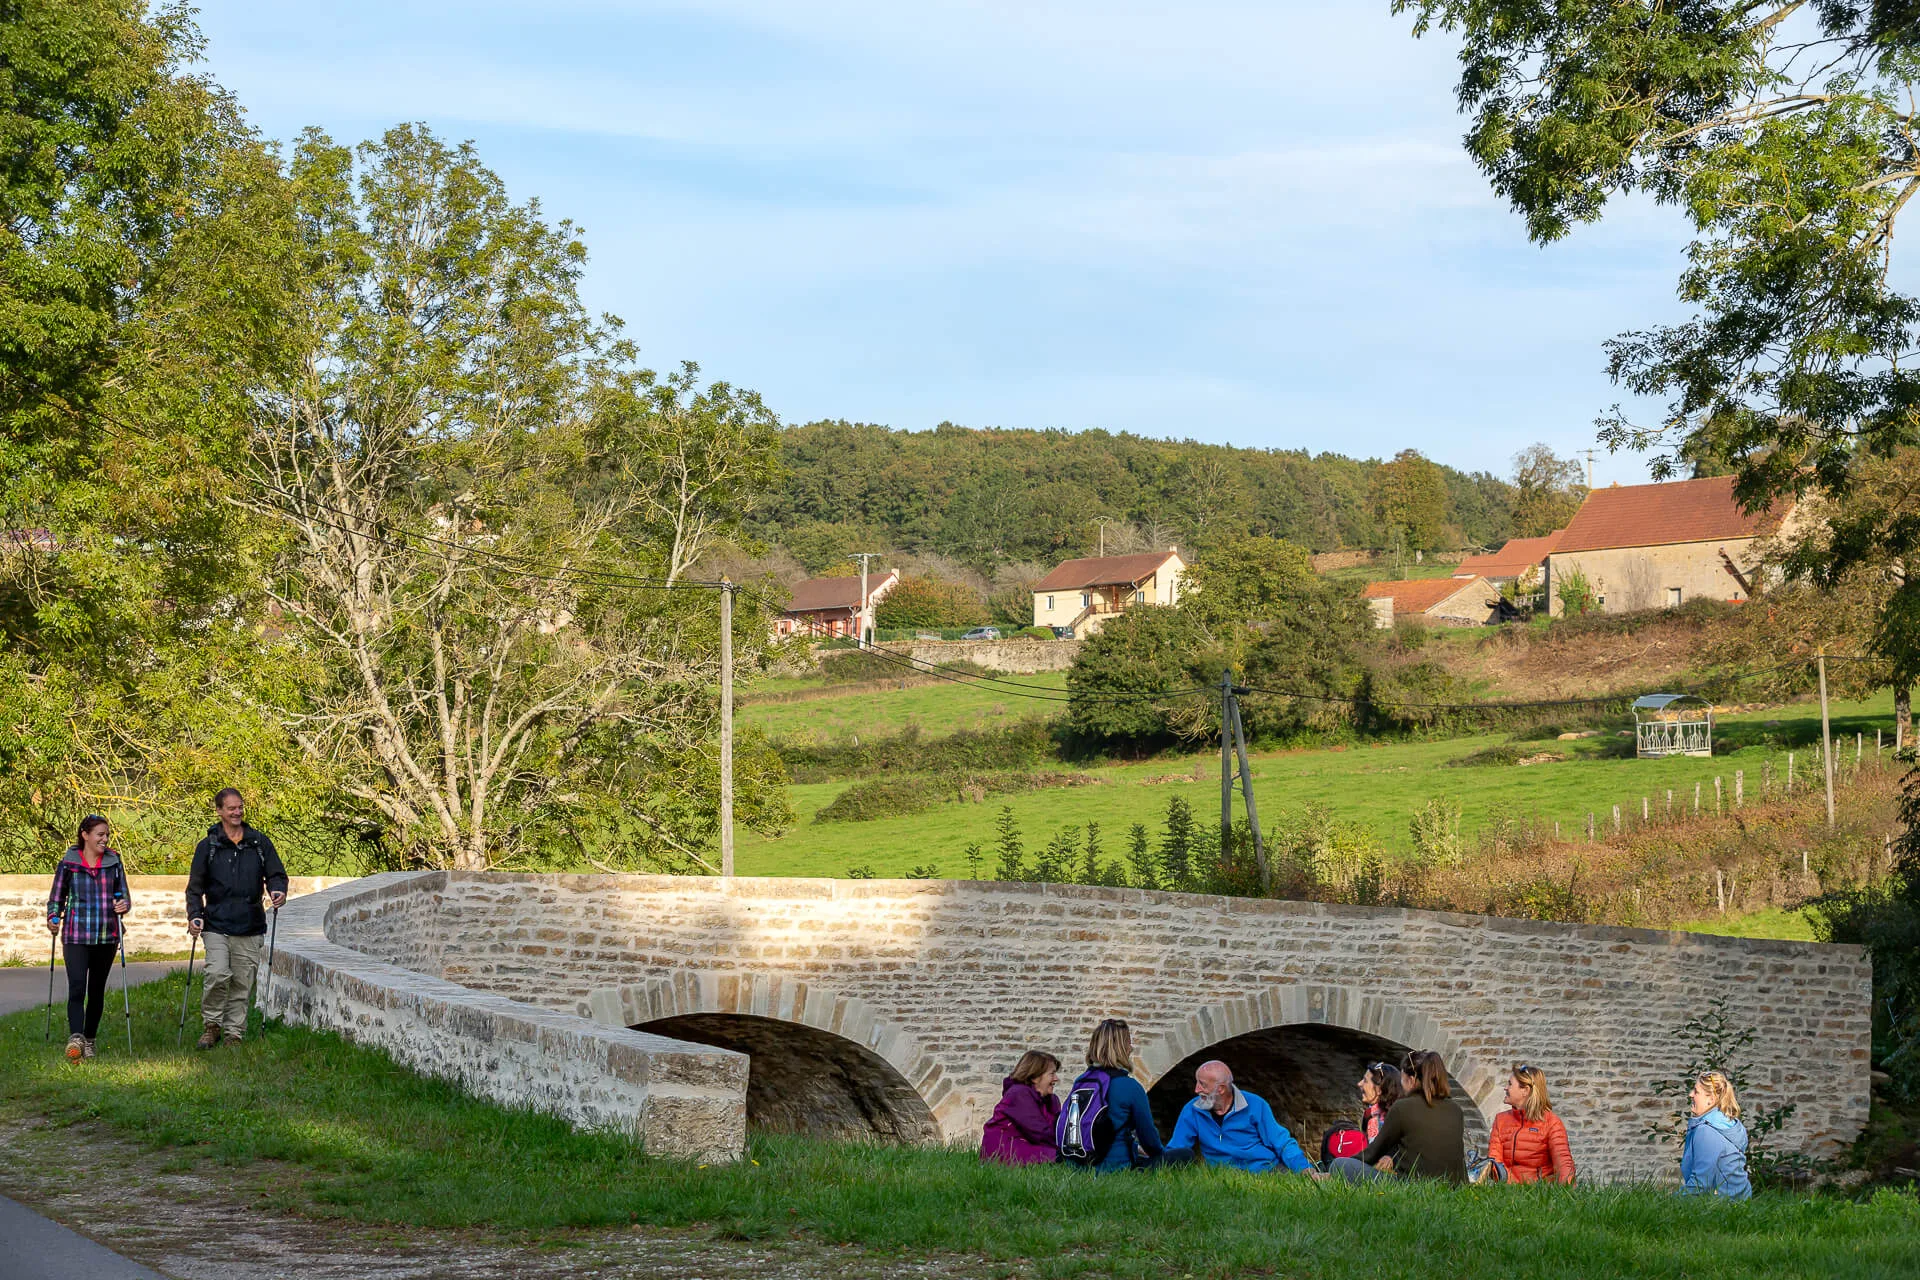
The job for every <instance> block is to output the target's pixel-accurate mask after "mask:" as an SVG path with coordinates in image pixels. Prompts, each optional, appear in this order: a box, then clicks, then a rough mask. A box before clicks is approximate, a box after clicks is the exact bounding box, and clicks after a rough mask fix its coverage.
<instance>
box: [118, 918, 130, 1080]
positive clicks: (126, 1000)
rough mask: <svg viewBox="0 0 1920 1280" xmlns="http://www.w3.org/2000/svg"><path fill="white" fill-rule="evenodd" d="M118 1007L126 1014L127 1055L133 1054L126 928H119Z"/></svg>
mask: <svg viewBox="0 0 1920 1280" xmlns="http://www.w3.org/2000/svg"><path fill="white" fill-rule="evenodd" d="M120 1008H121V1009H122V1010H124V1011H125V1012H126V1015H127V1056H128V1057H129V1058H131V1057H132V1056H133V997H132V996H131V995H129V994H128V993H127V930H126V927H125V926H124V925H123V926H122V927H121V929H120Z"/></svg>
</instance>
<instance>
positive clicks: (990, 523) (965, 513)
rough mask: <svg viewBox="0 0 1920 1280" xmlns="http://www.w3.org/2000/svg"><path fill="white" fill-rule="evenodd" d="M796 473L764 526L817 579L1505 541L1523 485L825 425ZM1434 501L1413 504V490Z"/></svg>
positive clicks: (1372, 465) (1333, 464)
mask: <svg viewBox="0 0 1920 1280" xmlns="http://www.w3.org/2000/svg"><path fill="white" fill-rule="evenodd" d="M780 439H781V444H780V454H781V459H782V461H783V462H784V464H785V466H786V469H787V476H786V480H785V482H784V483H783V484H782V486H781V487H780V490H779V492H778V493H777V494H774V495H772V496H771V497H770V498H769V500H768V502H767V503H766V504H765V505H764V506H763V507H762V508H761V510H760V512H759V513H757V516H756V520H755V525H756V529H757V532H758V533H759V534H760V535H761V536H762V537H764V538H765V539H766V540H767V541H768V542H771V543H777V544H779V545H781V546H783V547H785V548H786V549H787V550H788V551H790V552H792V553H793V554H794V556H795V557H797V558H798V559H799V560H800V562H801V563H802V564H803V565H805V566H806V567H807V568H808V569H809V570H814V571H821V570H825V569H828V568H830V567H832V566H835V565H838V564H842V563H844V556H845V553H846V552H847V551H849V550H900V551H909V552H922V553H937V554H940V555H943V556H948V557H952V558H954V559H956V560H960V561H963V562H965V563H967V564H968V565H970V566H971V567H973V568H976V569H980V570H984V571H989V572H990V571H991V570H992V569H993V568H994V567H995V566H998V565H1001V564H1005V563H1008V562H1010V561H1026V560H1038V561H1046V560H1050V559H1054V558H1058V557H1060V556H1062V555H1068V554H1071V555H1081V554H1089V553H1091V551H1092V549H1093V548H1094V547H1095V545H1096V542H1097V537H1098V530H1097V529H1096V527H1095V525H1094V523H1093V521H1094V519H1095V517H1100V516H1105V517H1110V518H1111V520H1112V521H1113V522H1112V523H1109V524H1108V526H1107V530H1106V550H1107V552H1108V554H1116V553H1120V552H1125V551H1129V550H1144V549H1147V548H1150V547H1163V546H1166V545H1168V544H1170V543H1173V544H1178V545H1180V546H1182V547H1193V548H1200V549H1204V548H1206V547H1207V546H1208V545H1210V544H1212V543H1216V542H1218V541H1220V540H1221V539H1223V538H1230V537H1239V536H1244V535H1247V534H1254V535H1262V536H1268V537H1276V538H1285V539H1287V540H1288V541H1290V542H1294V543H1298V544H1299V545H1302V546H1305V547H1308V548H1310V549H1312V550H1315V551H1325V550H1332V549H1335V548H1339V547H1388V546H1391V545H1393V543H1394V540H1395V536H1396V530H1397V531H1398V536H1399V537H1400V539H1401V541H1402V542H1403V543H1404V545H1405V546H1406V547H1407V548H1408V549H1410V550H1411V549H1422V548H1427V549H1433V548H1442V547H1446V548H1452V547H1458V546H1468V545H1492V544H1497V543H1499V542H1500V541H1502V540H1503V539H1504V538H1506V537H1507V536H1508V535H1509V534H1510V533H1511V531H1512V530H1511V527H1510V526H1511V512H1512V507H1513V496H1514V490H1513V486H1512V485H1510V484H1508V483H1507V482H1506V481H1503V480H1501V479H1499V478H1497V477H1495V476H1493V475H1491V474H1488V473H1486V472H1475V473H1473V474H1471V475H1469V474H1466V473H1464V472H1460V471H1455V470H1453V469H1452V468H1449V467H1442V466H1439V465H1437V464H1434V463H1430V462H1428V461H1427V460H1426V459H1424V458H1422V457H1420V456H1419V455H1418V454H1414V453H1411V452H1409V453H1404V454H1402V455H1401V456H1400V457H1398V458H1396V459H1393V460H1391V461H1389V462H1386V463H1382V462H1380V461H1377V460H1372V459H1356V458H1348V457H1343V456H1342V455H1340V454H1335V453H1321V454H1309V453H1307V452H1305V451H1297V450H1263V449H1240V448H1232V447H1228V446H1223V445H1210V444H1199V443H1196V442H1194V441H1191V440H1182V441H1174V440H1151V439H1147V438H1145V437H1142V436H1136V435H1130V434H1127V433H1124V432H1121V433H1114V432H1108V431H1100V430H1092V431H1079V432H1068V431H1026V430H1003V429H999V428H991V429H984V430H976V429H971V428H967V427H959V426H954V425H953V424H951V423H942V424H941V425H940V426H939V427H937V428H935V429H934V430H932V431H920V432H910V431H894V430H889V429H888V428H886V427H881V426H874V425H870V424H865V423H850V422H813V423H807V424H805V425H803V426H795V427H788V428H786V429H784V430H783V431H782V432H781V433H780ZM1423 490H1424V491H1425V492H1426V495H1427V501H1425V502H1424V503H1421V502H1418V501H1416V502H1414V503H1413V504H1412V505H1411V506H1409V505H1408V503H1407V499H1406V497H1405V495H1407V494H1408V493H1413V494H1419V493H1421V491H1423Z"/></svg>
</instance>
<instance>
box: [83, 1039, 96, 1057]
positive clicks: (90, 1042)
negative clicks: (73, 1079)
mask: <svg viewBox="0 0 1920 1280" xmlns="http://www.w3.org/2000/svg"><path fill="white" fill-rule="evenodd" d="M80 1056H81V1057H83V1058H91V1057H92V1056H93V1040H92V1038H91V1037H89V1038H88V1040H87V1047H86V1048H85V1049H83V1050H82V1051H81V1053H80Z"/></svg>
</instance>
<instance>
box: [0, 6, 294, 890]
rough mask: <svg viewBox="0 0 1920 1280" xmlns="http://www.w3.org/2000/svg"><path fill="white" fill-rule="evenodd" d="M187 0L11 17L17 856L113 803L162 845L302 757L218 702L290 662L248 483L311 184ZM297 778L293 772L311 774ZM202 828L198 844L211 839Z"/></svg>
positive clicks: (8, 811)
mask: <svg viewBox="0 0 1920 1280" xmlns="http://www.w3.org/2000/svg"><path fill="white" fill-rule="evenodd" d="M199 54H200V43H199V37H198V34H197V33H196V32H195V30H194V28H193V26H192V24H191V23H190V22H189V21H188V19H187V16H186V10H185V9H184V8H183V7H180V6H169V7H167V8H165V9H162V10H160V11H158V12H157V13H152V14H149V12H148V6H147V5H145V4H143V3H136V2H134V0H53V2H46V0H39V2H36V0H26V2H24V3H18V4H13V5H9V6H7V9H6V12H5V20H4V21H0V67H3V68H4V72H3V73H0V132H4V136H5V138H6V163H5V164H4V165H0V207H3V209H4V217H0V530H3V531H5V532H4V535H0V720H4V722H5V723H6V724H7V725H8V727H9V729H10V732H9V733H6V734H0V840H4V842H5V847H4V848H0V857H4V858H6V859H7V860H9V861H12V862H14V863H16V864H23V863H25V862H28V861H31V860H32V859H34V858H37V857H42V856H47V855H50V854H52V855H57V852H58V849H59V847H60V845H61V843H62V842H63V841H65V840H68V839H71V836H72V829H73V828H72V821H73V819H74V818H75V817H77V816H78V815H79V814H80V813H84V812H86V811H88V810H90V809H99V810H102V811H105V812H107V813H109V814H111V815H113V816H115V817H116V818H121V817H129V818H130V817H133V816H135V815H138V816H139V817H140V818H141V819H142V821H140V822H138V823H128V822H122V823H120V824H119V825H120V827H121V831H122V838H123V841H124V843H125V851H126V852H127V853H128V854H129V855H131V856H132V857H133V858H134V859H135V860H136V865H139V866H144V867H149V868H153V867H158V866H163V865H165V862H166V860H167V858H168V856H169V855H170V854H172V853H175V852H177V851H178V850H179V848H180V842H181V841H182V840H186V837H187V836H188V835H189V834H190V832H191V829H192V826H193V824H194V822H195V820H196V819H203V818H204V815H205V812H206V808H205V800H206V791H207V790H210V789H211V787H212V786H214V785H218V782H224V781H231V780H236V779H237V780H239V781H241V782H242V783H243V785H244V784H245V783H247V782H248V781H250V780H251V779H253V778H254V777H257V776H259V775H258V774H256V773H254V772H252V769H253V768H254V767H255V766H259V767H263V768H264V767H268V766H269V765H270V764H272V763H274V762H278V763H280V764H286V763H288V758H287V756H286V755H285V754H284V748H285V746H286V743H285V740H284V737H283V736H282V735H279V734H278V732H277V730H276V729H275V727H274V726H273V725H272V724H271V722H270V721H267V720H264V719H262V718H260V717H258V716H255V715H254V714H253V713H252V712H251V711H249V710H247V709H246V708H244V707H238V708H237V707H234V706H232V705H231V704H229V705H226V706H222V705H221V702H222V699H221V698H219V697H217V696H209V695H210V694H218V693H223V692H224V691H227V690H234V689H237V690H250V689H254V688H255V687H256V686H258V685H259V684H261V683H262V682H266V683H273V682H276V681H279V680H282V679H283V678H284V677H285V676H286V675H288V674H289V672H290V671H292V670H293V669H294V668H295V665H297V664H287V663H282V664H279V665H278V666H277V667H274V666H272V665H270V664H268V663H267V661H266V658H265V654H264V650H263V646H262V644H261V640H260V637H259V636H258V635H257V634H255V633H253V632H252V631H251V630H250V629H249V628H247V627H246V626H244V625H242V619H243V618H244V617H245V614H246V609H245V600H246V597H247V596H248V594H249V593H250V592H251V591H253V590H254V586H255V584H254V581H253V579H252V574H251V566H252V565H253V564H254V563H255V561H254V559H253V555H252V548H253V544H254V541H255V539H254V537H253V534H254V530H253V528H252V526H251V525H250V522H249V521H247V520H246V519H245V518H243V516H242V514H241V513H240V512H237V511H235V510H234V509H233V508H232V507H230V506H229V505H228V504H227V503H226V502H225V501H224V496H225V494H226V491H227V490H228V488H229V487H230V485H231V479H230V471H231V469H232V467H233V464H234V460H235V458H236V457H237V456H238V454H239V450H240V448H241V446H242V444H243V442H244V439H245V427H246V417H247V414H246V405H247V400H246V389H247V387H248V386H249V385H250V383H251V380H252V379H253V377H254V376H255V375H256V374H257V373H258V372H259V371H260V370H261V369H262V368H264V367H265V366H267V365H268V364H270V363H271V361H272V360H273V359H274V358H275V353H276V351H277V349H278V347H277V330H278V325H279V318H280V315H281V309H280V300H281V298H282V296H283V291H284V287H285V284H286V280H287V272H286V265H287V260H286V258H285V256H284V254H283V250H284V249H285V248H286V247H287V245H288V239H287V235H286V232H287V230H288V228H289V227H290V226H291V221H290V204H289V202H288V199H287V192H286V189H285V185H284V183H283V182H282V181H281V179H280V175H279V173H278V169H277V166H276V164H275V162H274V159H273V157H272V155H271V154H270V153H269V151H268V150H267V149H266V148H265V147H263V146H262V145H261V144H260V142H259V141H258V140H257V139H256V138H255V137H254V136H253V135H252V134H251V133H250V132H249V131H248V130H247V128H246V127H245V125H244V123H243V122H242V119H241V116H240V112H239V109H238V107H237V106H236V105H235V104H234V103H233V101H232V100H231V99H230V98H229V97H228V96H227V95H226V94H225V93H223V92H222V91H221V90H220V89H219V88H218V86H216V85H215V84H213V83H212V82H211V81H210V80H208V79H206V78H205V77H204V76H201V75H198V74H195V73H193V72H192V71H191V70H190V68H191V67H192V65H193V63H194V62H195V61H196V60H197V59H198V57H199ZM293 789H294V785H293V780H292V779H291V778H290V779H289V787H288V790H289V792H290V791H292V790H293ZM190 843H191V842H190V840H189V841H187V844H188V846H189V847H190Z"/></svg>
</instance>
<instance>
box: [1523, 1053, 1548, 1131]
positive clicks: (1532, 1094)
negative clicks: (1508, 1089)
mask: <svg viewBox="0 0 1920 1280" xmlns="http://www.w3.org/2000/svg"><path fill="white" fill-rule="evenodd" d="M1513 1078H1514V1079H1515V1080H1518V1081H1519V1082H1520V1083H1521V1084H1523V1085H1525V1086H1527V1105H1526V1106H1524V1107H1522V1108H1520V1110H1521V1111H1522V1112H1523V1113H1524V1114H1525V1115H1526V1117H1527V1119H1529V1120H1538V1119H1539V1118H1540V1117H1541V1116H1544V1115H1545V1114H1547V1112H1549V1111H1551V1110H1553V1101H1552V1099H1550V1098H1548V1097H1547V1073H1546V1072H1544V1071H1542V1070H1541V1069H1540V1068H1538V1067H1530V1066H1528V1065H1527V1064H1526V1063H1524V1062H1516V1063H1514V1064H1513Z"/></svg>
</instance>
